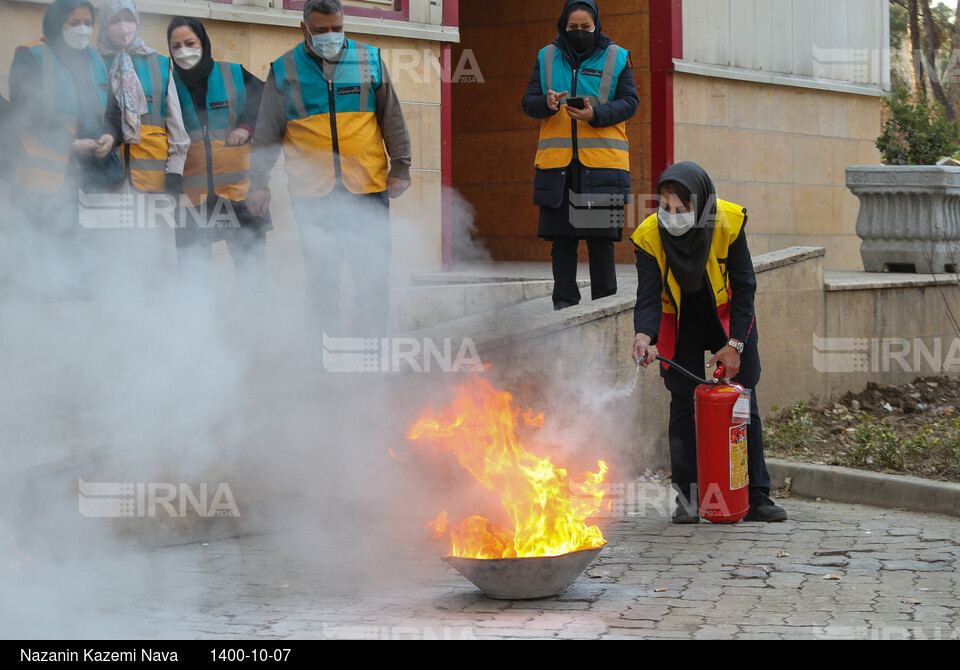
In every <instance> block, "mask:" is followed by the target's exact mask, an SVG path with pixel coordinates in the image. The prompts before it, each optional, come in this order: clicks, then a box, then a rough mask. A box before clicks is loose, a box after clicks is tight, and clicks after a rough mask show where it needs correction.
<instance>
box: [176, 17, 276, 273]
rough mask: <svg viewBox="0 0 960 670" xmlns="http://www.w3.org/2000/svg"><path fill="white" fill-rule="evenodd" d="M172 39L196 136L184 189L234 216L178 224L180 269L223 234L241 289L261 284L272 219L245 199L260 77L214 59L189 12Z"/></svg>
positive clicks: (193, 266)
mask: <svg viewBox="0 0 960 670" xmlns="http://www.w3.org/2000/svg"><path fill="white" fill-rule="evenodd" d="M167 44H168V45H169V47H170V55H171V57H172V58H173V67H174V82H175V83H176V86H177V92H178V95H179V97H180V107H181V109H182V112H183V121H184V126H185V127H186V129H187V132H188V134H189V135H190V139H191V144H190V150H189V152H188V154H187V163H186V166H185V167H184V170H183V190H184V195H185V196H186V197H187V198H189V200H190V202H191V204H192V205H193V206H194V207H199V206H201V205H204V206H205V207H206V211H207V212H208V213H209V214H218V216H217V221H218V224H219V221H220V220H221V218H222V219H223V220H226V221H228V222H229V225H227V226H226V227H221V226H220V225H213V226H211V227H208V228H206V229H199V228H198V227H196V226H194V225H191V222H190V221H189V218H188V221H187V227H185V228H178V229H177V254H178V256H179V258H180V267H181V270H182V272H183V273H184V274H187V275H196V274H197V273H198V272H202V270H203V268H205V266H206V265H207V263H208V262H209V260H210V254H211V244H212V243H213V242H216V241H218V240H225V241H226V243H227V248H228V249H229V250H230V255H231V257H232V258H233V261H234V272H235V276H236V279H237V283H238V285H239V286H240V288H241V289H242V290H245V291H254V290H259V289H262V288H263V287H264V284H265V282H266V251H265V245H266V233H267V231H268V230H271V229H272V228H273V225H272V224H271V222H270V219H269V216H262V217H261V216H254V215H253V214H252V213H250V211H249V210H248V208H247V206H246V197H247V192H248V190H249V186H250V178H249V169H250V148H251V145H252V142H251V140H252V137H253V130H254V126H255V125H256V122H257V113H258V111H259V109H260V97H261V95H262V93H263V82H262V81H261V80H260V79H258V78H257V77H255V76H254V75H252V74H251V73H250V72H248V71H247V70H246V69H245V68H243V67H242V66H240V65H237V64H235V63H226V62H221V61H215V60H214V59H213V48H212V46H211V43H210V38H209V37H208V36H207V31H206V28H204V26H203V24H202V23H201V22H200V21H198V20H197V19H194V18H192V17H187V16H178V17H175V18H174V19H173V20H172V21H171V22H170V25H169V26H168V27H167ZM230 212H232V213H233V214H234V215H235V216H234V217H231V216H229V213H230ZM224 215H226V216H225V217H224ZM237 226H238V227H237Z"/></svg>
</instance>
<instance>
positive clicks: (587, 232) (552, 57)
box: [523, 0, 640, 309]
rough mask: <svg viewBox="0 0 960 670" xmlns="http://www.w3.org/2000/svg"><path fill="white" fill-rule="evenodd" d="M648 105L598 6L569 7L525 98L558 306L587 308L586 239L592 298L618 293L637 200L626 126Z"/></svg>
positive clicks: (578, 1)
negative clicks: (581, 279) (581, 267)
mask: <svg viewBox="0 0 960 670" xmlns="http://www.w3.org/2000/svg"><path fill="white" fill-rule="evenodd" d="M639 105H640V100H639V98H638V97H637V86H636V82H635V81H634V79H633V69H632V65H631V62H630V54H629V53H628V52H627V50H626V49H623V48H621V47H618V46H617V45H616V44H614V43H613V41H612V40H611V39H610V38H609V37H607V36H606V35H605V34H604V33H603V30H602V26H601V22H600V12H599V10H598V8H597V5H596V3H595V2H593V1H592V0H586V1H583V0H569V1H568V2H567V3H566V4H565V6H564V8H563V13H562V15H561V16H560V20H559V21H558V22H557V37H556V38H555V39H554V40H553V43H552V44H550V45H548V46H547V47H545V48H544V49H541V50H540V53H539V54H538V58H537V63H536V64H535V65H534V68H533V74H532V75H531V77H530V83H529V84H528V86H527V90H526V93H525V94H524V96H523V110H524V112H525V113H526V114H527V115H528V116H530V117H532V118H534V119H537V120H539V121H540V122H541V126H540V141H539V144H538V147H537V160H536V168H537V171H536V178H535V181H534V204H536V205H539V206H540V223H539V227H538V230H537V235H538V236H539V237H541V238H543V239H545V240H548V241H550V242H552V243H553V246H552V251H551V255H552V258H553V276H554V292H553V305H554V309H563V308H565V307H572V306H573V305H576V304H579V302H580V290H579V288H578V287H577V248H578V246H579V242H580V240H586V242H587V249H588V251H589V258H590V284H591V286H590V290H591V295H592V297H593V299H594V300H596V299H598V298H602V297H605V296H608V295H613V294H615V293H616V292H617V275H616V267H615V264H614V250H615V247H614V244H615V242H619V241H620V240H621V239H622V236H623V208H624V205H625V204H626V203H628V202H629V199H630V157H629V144H628V142H627V134H626V121H627V120H628V119H630V118H631V117H633V115H634V114H636V111H637V108H638V107H639Z"/></svg>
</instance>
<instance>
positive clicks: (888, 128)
mask: <svg viewBox="0 0 960 670" xmlns="http://www.w3.org/2000/svg"><path fill="white" fill-rule="evenodd" d="M884 104H885V105H886V106H887V108H888V109H889V110H890V118H889V119H888V120H887V122H886V123H885V124H884V126H883V134H882V135H880V137H879V138H878V139H877V149H879V150H880V153H881V154H882V155H883V162H884V164H885V165H935V164H936V163H937V161H938V160H940V159H941V158H943V157H944V156H952V155H954V154H955V153H957V151H960V123H958V122H956V121H951V120H950V119H949V118H947V115H946V113H945V112H944V110H943V107H941V106H940V105H938V104H936V103H934V102H931V101H930V100H927V97H926V96H925V95H921V96H919V97H918V99H917V101H916V102H913V101H912V100H911V99H910V93H909V92H908V91H907V90H906V89H904V88H898V89H897V90H896V91H895V92H894V93H893V95H891V96H889V97H887V98H885V99H884Z"/></svg>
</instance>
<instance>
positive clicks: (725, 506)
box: [657, 356, 750, 523]
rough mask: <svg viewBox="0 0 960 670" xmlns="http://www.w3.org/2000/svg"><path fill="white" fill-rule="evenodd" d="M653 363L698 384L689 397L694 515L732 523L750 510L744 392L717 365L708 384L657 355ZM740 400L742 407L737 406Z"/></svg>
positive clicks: (715, 521)
mask: <svg viewBox="0 0 960 670" xmlns="http://www.w3.org/2000/svg"><path fill="white" fill-rule="evenodd" d="M657 359H658V360H660V361H662V362H664V363H666V364H667V365H672V366H674V367H675V368H676V369H677V371H678V372H680V373H682V374H684V375H686V376H688V377H689V378H691V379H693V380H695V381H698V382H700V386H698V387H697V389H696V391H695V392H694V417H695V421H696V425H697V507H698V509H699V515H700V517H701V518H703V519H706V520H707V521H710V522H713V523H736V522H737V521H739V520H740V519H742V518H743V517H745V516H746V515H747V512H748V511H749V509H750V489H749V487H748V484H749V480H748V475H747V417H748V416H749V415H750V409H749V400H748V399H747V395H746V391H745V390H744V388H743V387H742V386H740V384H734V383H732V382H731V381H730V380H729V379H726V378H725V375H726V367H725V366H724V365H723V363H720V362H718V363H717V369H716V370H715V371H714V373H713V377H714V378H713V380H712V381H707V380H706V379H702V378H700V377H698V376H697V375H695V374H693V373H692V372H689V371H687V370H685V369H684V368H682V367H680V366H679V365H677V364H676V363H674V362H673V361H671V360H669V359H667V358H663V357H662V356H657ZM741 400H743V401H745V404H743V403H741V405H740V407H737V402H738V401H741ZM735 408H736V411H735Z"/></svg>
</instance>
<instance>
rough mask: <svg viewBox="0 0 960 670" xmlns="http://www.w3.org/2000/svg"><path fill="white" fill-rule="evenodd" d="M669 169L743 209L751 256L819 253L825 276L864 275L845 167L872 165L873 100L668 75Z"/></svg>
mask: <svg viewBox="0 0 960 670" xmlns="http://www.w3.org/2000/svg"><path fill="white" fill-rule="evenodd" d="M674 104H675V111H674V113H675V117H674V118H675V122H676V126H675V147H674V159H675V161H676V162H680V161H683V160H692V161H694V162H697V163H699V164H700V165H702V166H703V167H704V168H705V169H706V170H707V172H708V173H709V174H710V176H711V177H712V178H713V180H714V182H715V184H716V187H717V192H718V195H719V196H720V197H721V198H723V199H725V200H731V201H733V202H736V203H738V204H741V205H743V206H744V207H746V208H747V210H748V213H749V224H748V226H749V227H748V230H749V234H750V250H751V252H752V253H753V254H755V255H756V254H762V253H767V252H770V251H776V250H778V249H784V248H787V247H792V246H810V247H824V248H826V250H827V254H826V258H825V261H824V263H825V266H826V267H827V268H829V269H845V270H855V269H860V270H862V269H863V263H862V261H861V260H860V239H859V238H858V237H857V235H856V223H857V213H858V211H859V206H860V205H859V201H858V200H857V198H856V197H855V196H854V195H852V194H851V193H850V191H848V190H847V188H846V186H845V183H846V177H845V169H846V168H847V166H850V165H879V164H880V153H879V151H877V148H876V146H875V142H876V138H877V137H878V136H879V135H880V130H881V128H880V126H881V119H880V113H881V100H880V98H879V97H877V96H871V95H857V94H854V93H846V92H837V91H827V90H820V89H813V88H801V87H795V86H780V85H772V84H765V83H755V82H747V81H739V80H735V79H725V78H718V77H709V76H700V75H694V74H686V73H679V72H678V73H677V74H676V75H675V78H674Z"/></svg>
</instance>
